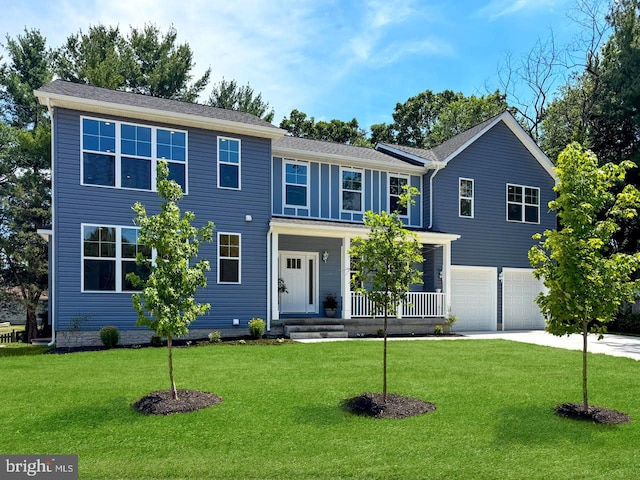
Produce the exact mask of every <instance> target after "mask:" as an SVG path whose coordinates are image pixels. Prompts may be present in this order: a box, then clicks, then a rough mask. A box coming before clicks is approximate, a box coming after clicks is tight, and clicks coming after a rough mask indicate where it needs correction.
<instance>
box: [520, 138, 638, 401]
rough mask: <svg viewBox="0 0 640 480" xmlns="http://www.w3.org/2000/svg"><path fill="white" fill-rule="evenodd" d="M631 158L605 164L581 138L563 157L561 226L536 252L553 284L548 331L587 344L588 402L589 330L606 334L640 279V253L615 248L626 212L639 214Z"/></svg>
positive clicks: (534, 259) (555, 205)
mask: <svg viewBox="0 0 640 480" xmlns="http://www.w3.org/2000/svg"><path fill="white" fill-rule="evenodd" d="M633 166H634V165H633V163H632V162H629V161H625V162H621V163H620V164H618V165H616V164H613V163H608V164H606V165H604V166H602V167H600V166H599V165H598V159H597V157H596V156H595V155H594V154H593V153H592V152H590V151H586V150H584V148H583V147H582V146H580V145H579V144H577V143H573V144H571V145H569V146H568V147H567V148H566V149H565V150H564V151H563V152H562V153H561V154H560V156H559V157H558V163H557V167H556V173H557V176H558V184H557V185H556V187H555V191H556V192H557V198H556V199H555V200H553V201H551V202H549V208H551V210H554V211H556V212H557V214H558V220H559V224H560V228H559V229H558V230H547V231H545V232H544V235H543V236H542V235H540V234H538V235H536V236H534V238H537V239H541V242H540V244H539V245H537V246H534V247H533V248H531V250H530V251H529V261H530V263H531V266H532V267H534V268H535V271H534V275H535V276H536V278H538V279H543V281H544V284H545V286H546V287H547V288H548V292H547V293H541V294H540V295H539V296H538V297H537V299H536V301H537V303H538V305H539V306H540V309H541V311H542V313H543V314H544V315H545V317H546V319H547V328H546V329H547V331H548V332H550V333H552V334H554V335H558V336H562V335H565V334H571V333H579V334H581V335H582V338H583V344H582V345H583V348H582V409H583V410H584V412H589V403H588V396H587V337H588V334H589V333H599V334H601V333H603V332H604V331H605V328H603V326H602V325H604V324H606V323H607V322H609V321H610V320H612V319H613V318H614V317H615V315H616V313H617V311H618V306H619V305H620V303H621V302H622V301H624V300H630V299H631V298H632V296H633V294H634V293H635V292H637V290H638V287H640V282H639V281H637V280H632V276H633V274H634V272H636V271H637V270H638V268H640V253H635V254H633V255H630V254H625V253H619V252H614V251H613V248H612V245H613V236H614V234H615V233H616V231H617V230H618V229H619V228H620V227H619V225H618V223H619V221H620V220H621V219H624V218H631V217H635V216H637V209H638V207H640V192H638V190H637V189H636V188H635V187H634V186H633V185H626V186H625V187H624V188H623V189H622V191H620V192H619V193H615V189H616V188H617V187H618V186H619V185H620V184H621V183H623V182H624V179H625V175H626V172H627V170H628V169H630V168H632V167H633Z"/></svg>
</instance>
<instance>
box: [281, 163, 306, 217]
mask: <svg viewBox="0 0 640 480" xmlns="http://www.w3.org/2000/svg"><path fill="white" fill-rule="evenodd" d="M284 170H285V172H284V174H285V179H284V197H285V204H286V205H289V206H293V207H306V206H307V204H308V201H307V192H308V191H309V188H308V185H309V174H308V172H309V167H308V165H307V164H304V163H298V162H290V161H286V162H285V164H284Z"/></svg>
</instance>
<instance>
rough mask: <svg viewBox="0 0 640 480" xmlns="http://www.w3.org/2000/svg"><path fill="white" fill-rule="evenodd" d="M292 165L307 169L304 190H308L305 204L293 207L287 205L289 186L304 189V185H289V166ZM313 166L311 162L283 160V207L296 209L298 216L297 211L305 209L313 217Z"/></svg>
mask: <svg viewBox="0 0 640 480" xmlns="http://www.w3.org/2000/svg"><path fill="white" fill-rule="evenodd" d="M288 163H289V164H291V165H300V166H303V167H306V168H307V174H306V176H307V183H306V184H305V185H304V188H305V189H306V190H305V191H306V196H305V204H304V205H293V204H288V203H287V185H293V186H297V187H302V186H303V185H301V184H299V183H287V164H288ZM310 180H311V164H310V163H309V162H301V161H299V160H293V159H290V158H283V159H282V205H283V208H295V209H296V214H297V209H300V208H301V209H305V210H308V211H309V215H311V193H310V190H311V185H310V184H311V181H310Z"/></svg>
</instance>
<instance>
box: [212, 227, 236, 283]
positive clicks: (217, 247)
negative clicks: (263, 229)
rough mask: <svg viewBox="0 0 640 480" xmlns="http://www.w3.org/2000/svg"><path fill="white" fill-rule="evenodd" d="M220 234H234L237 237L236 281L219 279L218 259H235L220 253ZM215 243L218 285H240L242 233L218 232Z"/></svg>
mask: <svg viewBox="0 0 640 480" xmlns="http://www.w3.org/2000/svg"><path fill="white" fill-rule="evenodd" d="M220 235H235V236H236V237H238V258H237V260H238V281H237V282H222V281H220V260H236V258H235V257H223V256H222V255H220ZM217 240H218V241H217V243H216V259H217V260H216V266H217V272H216V277H217V283H218V284H219V285H241V284H242V234H240V233H236V232H218V237H217Z"/></svg>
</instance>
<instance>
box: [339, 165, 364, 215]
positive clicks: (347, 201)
mask: <svg viewBox="0 0 640 480" xmlns="http://www.w3.org/2000/svg"><path fill="white" fill-rule="evenodd" d="M341 187H342V210H346V211H349V212H362V171H360V170H351V169H346V168H344V169H342V185H341Z"/></svg>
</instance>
